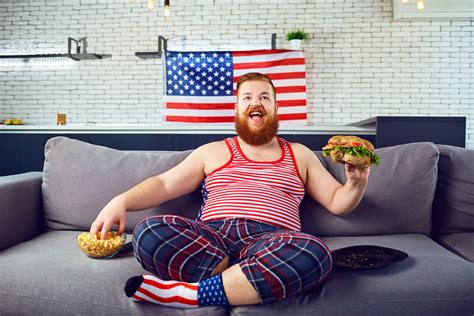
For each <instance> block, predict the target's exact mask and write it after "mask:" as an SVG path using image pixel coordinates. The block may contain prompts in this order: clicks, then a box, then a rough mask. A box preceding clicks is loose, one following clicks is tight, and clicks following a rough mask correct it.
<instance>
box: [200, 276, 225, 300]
mask: <svg viewBox="0 0 474 316" xmlns="http://www.w3.org/2000/svg"><path fill="white" fill-rule="evenodd" d="M197 300H198V303H199V306H224V307H226V306H229V305H230V304H229V301H227V297H226V296H225V292H224V285H223V283H222V274H216V275H215V276H213V277H210V278H209V279H206V280H203V281H201V282H199V287H198V291H197Z"/></svg>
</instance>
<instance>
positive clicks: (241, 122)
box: [235, 81, 278, 145]
mask: <svg viewBox="0 0 474 316" xmlns="http://www.w3.org/2000/svg"><path fill="white" fill-rule="evenodd" d="M235 109H236V117H235V127H236V130H237V134H238V135H239V136H240V137H241V138H242V139H243V140H244V141H245V142H247V143H248V144H250V145H264V144H266V143H268V142H270V141H271V140H272V139H273V138H274V137H275V136H276V134H277V132H278V116H277V109H278V104H277V103H276V101H275V97H274V95H273V90H272V86H271V85H270V84H269V83H268V82H265V81H246V82H244V83H242V85H241V86H240V89H239V92H238V95H237V103H236V105H235Z"/></svg>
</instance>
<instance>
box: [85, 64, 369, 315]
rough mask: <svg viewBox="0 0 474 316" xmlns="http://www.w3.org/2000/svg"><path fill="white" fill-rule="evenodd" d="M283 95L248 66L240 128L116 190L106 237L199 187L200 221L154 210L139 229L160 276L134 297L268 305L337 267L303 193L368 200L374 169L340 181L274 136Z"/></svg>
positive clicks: (341, 210) (137, 280)
mask: <svg viewBox="0 0 474 316" xmlns="http://www.w3.org/2000/svg"><path fill="white" fill-rule="evenodd" d="M277 110H278V104H277V103H276V92H275V87H274V86H273V83H272V82H271V80H270V79H269V78H268V77H267V76H265V75H262V74H259V73H249V74H246V75H244V76H242V77H241V78H240V79H239V80H238V82H237V103H236V105H235V111H236V118H235V126H236V131H237V135H238V136H237V137H233V138H228V139H225V140H224V141H219V142H213V143H209V144H206V145H203V146H201V147H199V148H197V149H196V150H195V151H193V152H192V153H191V154H190V155H189V156H188V157H187V158H186V159H185V160H184V161H183V162H181V163H180V164H179V165H177V166H176V167H174V168H172V169H171V170H169V171H167V172H165V173H163V174H160V175H158V176H154V177H151V178H149V179H147V180H145V181H143V182H142V183H140V184H138V185H137V186H135V187H133V188H132V189H130V190H129V191H127V192H125V193H123V194H121V195H119V196H117V197H115V198H114V199H112V200H111V201H110V202H109V203H108V204H107V205H106V206H105V207H104V209H103V210H102V211H101V212H100V214H99V215H98V217H97V219H96V220H95V221H94V223H93V224H92V226H91V230H90V232H91V233H98V232H99V231H101V234H102V236H105V233H106V232H107V231H108V230H109V229H110V228H111V227H112V225H113V224H118V226H119V232H123V231H124V227H125V212H126V211H137V210H143V209H147V208H150V207H153V206H156V205H159V204H161V203H163V202H165V201H167V200H170V199H173V198H176V197H179V196H181V195H184V194H187V193H189V192H192V191H194V190H196V189H197V188H198V187H199V186H201V185H202V192H203V205H202V207H201V210H200V211H199V214H198V218H197V220H190V219H187V218H183V217H179V216H171V215H169V216H155V217H150V218H147V219H145V220H143V221H142V222H141V223H139V224H138V225H137V227H136V228H135V231H134V233H133V245H134V253H135V255H136V257H137V259H138V261H139V262H140V263H141V264H142V266H143V268H144V269H145V270H147V271H148V272H150V273H152V274H153V275H144V276H136V277H133V278H131V279H129V280H128V281H127V284H126V286H125V292H126V294H127V296H129V297H132V298H133V299H134V300H136V301H143V300H144V301H149V302H153V303H157V304H162V305H166V306H174V307H181V308H193V307H198V306H208V305H220V306H228V305H245V304H257V303H260V304H267V303H271V302H274V301H276V300H280V299H283V298H286V297H289V296H291V295H295V294H298V293H303V292H305V291H307V290H309V289H311V288H313V287H315V286H317V285H319V284H321V283H322V282H323V280H324V279H325V278H326V277H327V275H328V274H329V272H330V270H331V266H332V261H331V255H330V251H329V250H328V248H327V247H326V246H325V245H324V243H323V242H322V241H321V240H319V239H318V238H316V237H314V236H312V235H309V234H306V233H303V232H301V225H300V220H299V214H298V212H299V205H300V202H301V200H302V199H303V196H304V194H305V192H306V193H307V194H309V195H310V196H311V197H312V198H314V199H315V200H316V201H317V202H319V203H320V204H321V205H322V206H324V207H325V208H326V209H328V210H329V211H330V212H331V213H333V214H335V215H344V214H347V213H349V212H350V211H351V210H352V209H354V208H355V207H356V206H357V205H358V204H359V202H360V200H361V199H362V196H363V194H364V191H365V188H366V185H367V180H368V176H369V168H364V169H358V168H355V167H354V166H351V165H348V164H346V165H345V166H344V167H345V172H346V176H347V181H346V183H345V184H344V185H342V184H341V183H339V182H338V181H337V180H335V179H334V178H333V177H332V176H331V175H330V174H329V173H328V171H327V170H326V169H325V168H324V167H323V166H322V164H321V162H320V161H319V159H318V158H317V157H316V155H314V153H313V152H312V151H311V150H309V149H308V148H307V147H305V146H303V145H301V144H296V143H292V144H290V143H288V142H286V141H285V140H283V139H281V138H278V137H276V135H277V131H278V118H277Z"/></svg>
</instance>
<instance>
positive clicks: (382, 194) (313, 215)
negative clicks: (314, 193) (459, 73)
mask: <svg viewBox="0 0 474 316" xmlns="http://www.w3.org/2000/svg"><path fill="white" fill-rule="evenodd" d="M375 152H376V153H377V154H378V155H379V156H380V165H378V166H372V167H371V170H370V176H369V182H368V184H367V189H366V192H365V194H364V197H363V198H362V201H361V203H360V204H359V205H358V206H357V207H356V208H355V209H354V210H353V211H352V212H351V213H349V214H348V215H346V216H339V217H338V216H334V215H332V214H331V213H329V212H328V211H327V210H326V209H325V208H323V207H322V206H321V205H319V204H317V203H316V202H314V201H313V200H312V199H310V198H305V199H304V201H303V203H302V207H301V218H302V225H303V230H304V231H307V232H310V233H312V234H314V235H316V236H354V235H381V234H399V233H429V232H430V230H431V209H432V203H433V196H434V193H435V188H436V180H437V173H438V169H437V162H438V150H437V148H436V146H435V145H434V144H432V143H427V142H421V143H411V144H404V145H398V146H393V147H386V148H381V149H377V150H376V151H375ZM317 155H318V157H319V158H320V160H321V162H322V163H323V165H324V166H325V167H326V169H328V171H329V172H330V173H331V174H332V175H334V177H335V178H336V179H338V180H339V181H340V182H342V183H345V181H346V178H345V172H344V167H343V165H341V164H334V163H332V162H331V161H330V159H329V158H327V157H322V156H321V153H320V152H317Z"/></svg>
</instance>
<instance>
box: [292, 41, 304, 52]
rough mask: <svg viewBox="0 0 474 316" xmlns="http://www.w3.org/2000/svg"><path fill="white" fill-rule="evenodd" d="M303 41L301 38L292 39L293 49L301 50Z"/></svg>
mask: <svg viewBox="0 0 474 316" xmlns="http://www.w3.org/2000/svg"><path fill="white" fill-rule="evenodd" d="M301 42H302V41H301V40H300V39H292V40H291V41H290V44H291V49H294V50H300V49H301Z"/></svg>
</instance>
